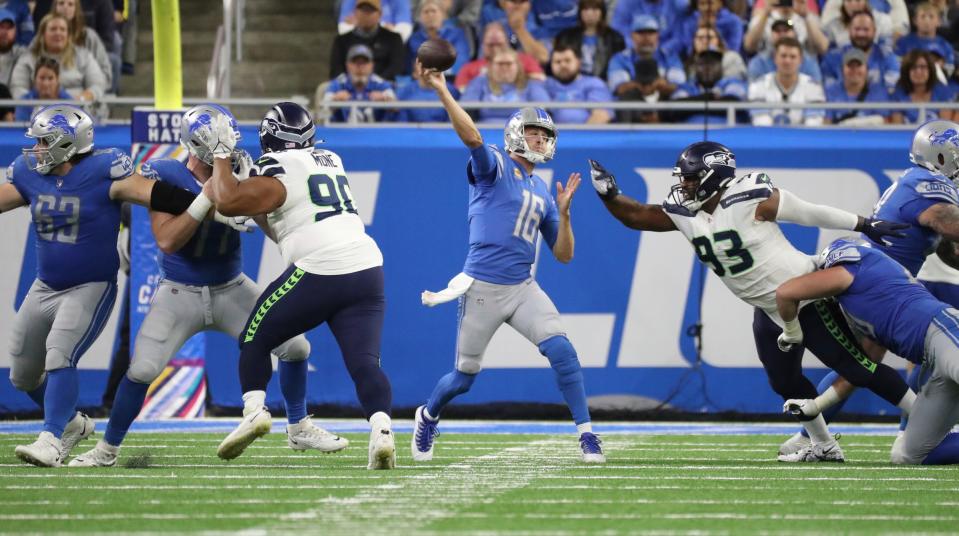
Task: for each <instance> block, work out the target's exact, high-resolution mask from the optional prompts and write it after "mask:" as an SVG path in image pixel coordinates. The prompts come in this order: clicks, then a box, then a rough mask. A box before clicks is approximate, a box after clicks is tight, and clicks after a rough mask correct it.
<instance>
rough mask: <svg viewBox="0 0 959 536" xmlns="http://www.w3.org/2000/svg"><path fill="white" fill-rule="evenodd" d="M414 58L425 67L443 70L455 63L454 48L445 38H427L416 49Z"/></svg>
mask: <svg viewBox="0 0 959 536" xmlns="http://www.w3.org/2000/svg"><path fill="white" fill-rule="evenodd" d="M416 59H418V60H420V63H421V64H422V65H423V67H424V68H426V69H436V70H437V71H440V72H444V71H446V70H447V69H449V68H450V67H452V66H453V64H454V63H456V48H454V47H453V44H452V43H450V42H449V41H447V40H446V39H442V38H439V37H437V38H434V39H427V40H426V41H424V42H423V44H422V45H420V48H419V49H418V50H417V51H416Z"/></svg>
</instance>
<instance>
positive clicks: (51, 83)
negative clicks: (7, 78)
mask: <svg viewBox="0 0 959 536" xmlns="http://www.w3.org/2000/svg"><path fill="white" fill-rule="evenodd" d="M20 98H21V99H31V100H34V99H36V100H40V99H50V100H55V99H62V100H73V97H71V96H70V94H69V93H67V92H66V91H65V90H64V89H63V88H61V87H60V62H58V61H57V60H55V59H53V58H47V57H42V58H40V59H39V60H38V61H37V68H36V70H35V71H34V74H33V89H31V90H30V91H29V92H27V93H26V94H24V95H21V96H20ZM35 109H36V107H33V106H17V110H16V114H15V117H14V120H16V121H29V120H30V117H32V116H33V111H34V110H35Z"/></svg>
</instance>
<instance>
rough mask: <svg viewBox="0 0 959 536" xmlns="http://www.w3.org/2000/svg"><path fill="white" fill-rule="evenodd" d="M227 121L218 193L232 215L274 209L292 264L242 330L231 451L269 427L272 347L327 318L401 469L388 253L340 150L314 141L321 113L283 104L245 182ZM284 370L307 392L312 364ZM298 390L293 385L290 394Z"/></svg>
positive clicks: (372, 460) (372, 455)
mask: <svg viewBox="0 0 959 536" xmlns="http://www.w3.org/2000/svg"><path fill="white" fill-rule="evenodd" d="M219 119H220V118H215V120H214V124H213V125H212V127H211V130H212V132H213V133H215V136H216V139H217V142H218V143H216V144H215V145H214V149H213V156H214V159H215V160H214V165H213V194H214V195H213V199H214V202H215V203H216V205H217V207H219V208H218V210H221V211H224V212H223V213H224V214H226V215H229V216H256V215H260V214H266V215H267V221H268V222H269V227H270V229H271V230H272V232H273V234H274V235H275V237H276V242H277V244H278V245H279V247H280V252H281V253H282V254H283V259H284V260H285V261H286V262H287V263H288V264H289V268H288V269H287V270H286V271H285V272H284V273H283V274H282V275H280V277H278V278H277V279H276V280H275V281H273V283H271V284H270V285H269V286H268V287H267V288H266V290H264V291H263V294H261V295H260V298H259V300H258V301H257V305H256V308H255V309H254V310H253V313H252V314H251V315H250V319H249V321H248V322H247V327H246V329H245V330H244V332H243V333H242V334H241V336H240V384H241V387H242V389H243V393H244V395H243V402H244V419H243V421H242V422H241V423H240V425H239V426H238V427H237V429H236V430H234V431H233V432H232V433H231V434H230V435H229V436H227V438H226V439H224V440H223V443H221V444H220V448H219V450H218V454H219V455H220V457H222V458H234V457H236V456H238V455H239V454H240V453H241V452H242V451H243V449H244V448H246V446H247V445H249V444H250V443H252V442H253V441H254V440H255V439H256V438H257V437H260V436H262V435H263V434H265V433H266V432H268V431H269V421H270V419H269V413H266V417H265V418H264V417H263V415H264V413H265V410H264V409H263V403H264V399H265V396H266V395H265V391H266V385H267V382H269V380H270V376H271V375H272V366H271V362H270V350H271V349H272V348H274V347H276V346H277V344H278V343H277V342H276V341H280V342H282V341H285V340H287V339H289V338H291V337H293V336H296V335H297V334H300V333H305V332H307V331H309V330H311V329H313V328H315V327H317V326H319V325H320V324H323V323H327V324H328V325H329V327H330V330H331V331H332V332H333V336H334V337H335V338H336V341H337V343H338V344H339V346H340V350H341V351H342V353H343V360H344V361H345V363H346V368H347V370H348V371H349V373H350V376H351V377H352V378H353V382H354V383H355V385H356V393H357V396H358V397H359V400H360V404H361V405H362V406H363V410H364V412H365V414H366V417H367V418H368V419H369V422H370V424H371V426H372V430H371V434H370V444H369V465H368V467H369V468H370V469H392V468H393V467H394V466H395V463H396V448H395V443H394V438H393V432H392V425H391V421H390V411H391V409H390V407H391V404H392V391H391V388H390V382H389V379H387V377H386V374H384V373H383V369H382V368H380V339H381V335H382V330H383V313H384V310H385V296H384V292H383V255H382V254H381V253H380V250H379V248H378V247H377V245H376V242H374V241H373V239H372V238H370V237H369V235H367V234H366V230H365V227H364V226H363V220H361V219H360V217H359V215H357V209H356V205H355V202H354V200H353V194H352V193H351V191H350V183H349V180H348V179H347V176H346V171H345V170H344V169H343V163H342V162H341V161H340V157H339V156H337V155H336V154H335V153H333V152H330V151H324V150H317V149H314V148H313V145H314V126H313V118H312V117H311V116H310V114H309V112H307V111H306V109H305V108H303V107H302V106H300V105H298V104H295V103H292V102H281V103H278V104H277V105H275V106H273V108H272V109H271V110H270V111H269V112H267V114H266V116H265V117H264V118H263V121H262V123H261V124H260V145H261V147H262V149H263V156H262V157H260V159H259V160H257V161H256V163H255V164H254V166H253V170H252V171H251V172H250V178H248V179H246V180H244V181H243V182H239V181H237V179H236V178H235V177H234V176H233V173H232V172H231V168H230V161H229V155H230V154H231V153H232V152H233V147H234V146H235V144H236V135H235V132H234V131H233V129H232V128H229V127H228V125H227V124H225V122H224V121H220V120H219ZM301 363H302V366H301V367H300V368H299V369H291V368H290V367H287V369H289V372H288V375H287V376H288V377H286V378H284V376H283V375H282V374H281V377H280V387H281V388H282V389H284V395H287V394H289V395H291V396H288V397H286V396H285V397H286V398H290V399H297V398H298V396H294V395H300V393H304V394H305V391H306V371H307V362H306V361H302V362H301ZM287 390H290V392H287Z"/></svg>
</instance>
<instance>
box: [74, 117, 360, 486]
mask: <svg viewBox="0 0 959 536" xmlns="http://www.w3.org/2000/svg"><path fill="white" fill-rule="evenodd" d="M218 116H225V117H227V118H228V119H229V121H230V124H231V125H232V126H233V128H234V130H236V134H237V136H239V131H238V130H237V129H236V120H235V119H234V118H233V115H232V114H231V113H230V112H229V110H227V109H225V108H223V107H221V106H218V105H213V104H201V105H199V106H194V107H193V108H191V109H189V110H187V112H186V113H184V114H183V118H182V121H181V123H180V130H181V132H180V143H181V144H182V145H183V146H184V147H185V148H186V149H187V151H188V152H189V157H188V160H187V162H186V163H183V162H180V161H178V160H175V159H172V158H163V159H159V160H152V161H150V162H147V163H145V164H143V167H142V174H143V176H145V177H147V178H152V179H156V180H160V181H165V182H169V183H171V184H174V185H176V186H179V187H181V188H184V189H186V190H190V191H192V192H194V193H197V194H199V193H200V192H201V191H202V190H203V189H204V188H207V190H208V191H209V186H207V184H209V180H210V177H211V176H212V175H213V153H212V150H213V147H210V143H209V137H207V136H205V135H204V134H205V132H204V129H209V128H210V125H211V124H212V122H213V119H214V118H216V117H218ZM232 160H233V162H234V170H235V173H236V174H237V175H239V176H240V177H241V178H246V177H247V175H248V174H249V170H250V167H251V166H252V164H253V162H252V160H251V159H250V156H249V155H248V154H247V153H246V151H243V150H236V151H235V152H234V154H233V156H232ZM208 193H209V192H208ZM257 219H258V223H261V225H263V226H264V228H265V229H267V230H268V229H269V228H268V227H267V224H266V222H265V219H263V218H262V217H258V218H257ZM150 222H151V224H152V227H153V234H154V236H155V237H156V240H157V244H158V246H159V248H160V255H159V258H158V262H159V265H160V272H161V275H162V279H161V281H160V283H159V285H158V287H157V289H156V292H155V293H154V295H153V299H152V301H151V304H150V312H149V313H148V314H147V316H146V318H145V319H144V320H143V325H142V326H141V327H140V331H139V333H138V334H137V338H136V344H135V346H134V348H135V352H134V355H133V359H132V361H131V364H130V369H129V370H128V371H127V373H126V375H125V376H124V378H123V380H122V381H121V382H120V386H119V388H118V389H117V394H116V398H115V401H114V404H113V409H112V411H111V412H110V422H109V424H108V425H107V430H106V434H105V435H104V438H103V439H102V440H101V441H99V442H98V443H97V445H96V447H94V448H93V449H91V450H90V451H88V452H85V453H83V454H81V455H79V456H77V457H76V458H74V459H73V460H71V461H70V466H71V467H91V466H92V467H105V466H106V467H109V466H113V465H115V464H116V459H117V453H118V451H119V447H120V443H121V442H122V441H123V438H124V437H125V436H126V433H127V431H128V430H129V428H130V425H131V424H133V421H134V419H136V416H137V415H138V414H139V413H140V410H141V409H142V407H143V402H144V398H145V397H146V393H147V388H148V387H149V386H150V384H151V383H153V381H154V380H155V379H156V378H157V377H158V376H159V375H160V373H161V372H162V371H163V369H164V368H165V367H166V365H167V364H168V363H169V362H170V359H171V358H172V357H173V355H174V353H175V352H176V351H177V349H179V348H180V346H182V345H183V343H184V342H186V340H187V339H189V338H190V337H192V336H193V335H195V334H196V333H198V332H201V331H205V330H217V331H222V332H224V333H227V334H229V335H230V336H232V337H237V338H238V337H239V336H240V333H241V332H242V330H243V328H244V327H245V325H246V319H247V318H248V317H249V316H250V311H252V310H253V307H254V305H255V304H256V298H257V296H259V294H260V289H259V288H257V286H256V284H255V283H254V282H253V281H252V280H250V278H248V277H247V276H246V275H244V274H243V272H242V270H241V268H242V266H241V264H242V262H241V261H242V259H241V252H240V236H239V232H238V231H237V230H236V229H233V228H231V227H229V226H227V225H225V224H222V223H217V222H200V221H198V220H196V219H194V218H193V217H191V216H190V214H188V213H184V214H180V215H179V216H173V215H171V214H166V213H163V212H156V211H152V212H151V213H150ZM274 353H275V354H276V356H277V358H278V367H279V368H280V376H281V377H285V374H284V369H285V368H286V367H287V366H289V362H292V361H297V362H298V361H303V360H305V359H306V358H307V357H309V353H310V345H309V343H308V342H307V341H306V338H305V337H303V336H302V335H300V336H299V337H296V338H294V339H291V340H289V341H286V342H285V343H284V344H282V345H280V346H279V347H278V348H276V349H275V350H274ZM297 380H300V381H302V382H305V381H306V377H305V376H302V377H298V378H297ZM299 392H300V396H298V397H297V399H296V400H290V401H287V417H288V419H289V426H288V427H287V435H288V443H289V445H290V447H291V448H293V449H295V450H306V449H308V448H313V449H317V450H321V451H324V452H335V451H338V450H341V449H343V448H345V447H346V445H347V441H346V440H345V439H343V438H340V437H337V436H335V435H333V434H330V433H329V432H327V431H325V430H323V429H321V428H318V427H316V426H315V425H313V424H312V422H311V421H310V418H309V417H308V416H307V415H306V396H305V393H306V389H305V385H304V386H303V389H301V390H299ZM255 398H259V401H258V402H256V403H252V404H251V406H252V407H251V411H267V410H266V409H265V408H264V399H265V393H262V392H258V393H244V403H246V402H248V401H250V400H251V399H255Z"/></svg>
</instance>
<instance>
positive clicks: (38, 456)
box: [14, 432, 63, 467]
mask: <svg viewBox="0 0 959 536" xmlns="http://www.w3.org/2000/svg"><path fill="white" fill-rule="evenodd" d="M14 453H15V454H16V455H17V458H20V459H21V460H23V461H25V462H27V463H29V464H31V465H36V466H37V467H60V465H61V462H62V461H63V443H62V442H61V441H60V440H59V439H57V437H56V436H54V435H53V434H51V433H50V432H40V437H38V438H37V440H36V441H34V442H33V443H30V444H29V445H19V446H17V448H16V449H15V450H14Z"/></svg>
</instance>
